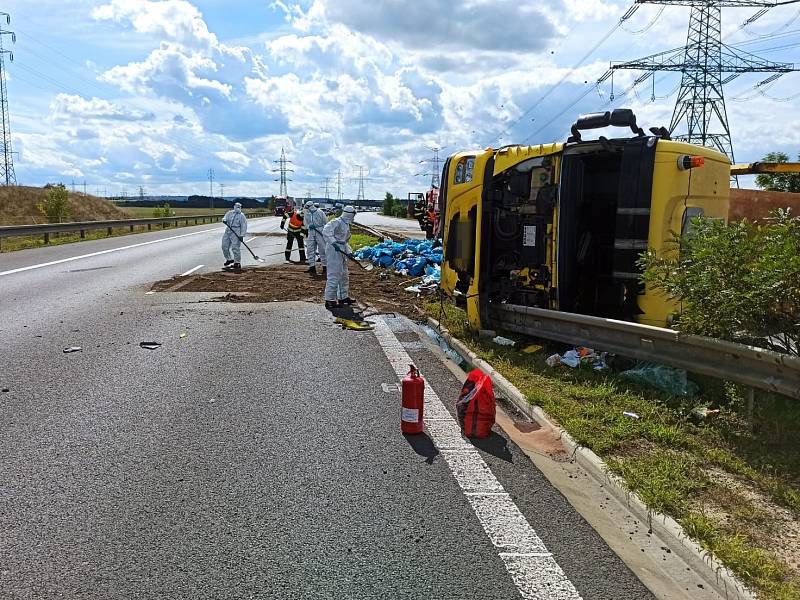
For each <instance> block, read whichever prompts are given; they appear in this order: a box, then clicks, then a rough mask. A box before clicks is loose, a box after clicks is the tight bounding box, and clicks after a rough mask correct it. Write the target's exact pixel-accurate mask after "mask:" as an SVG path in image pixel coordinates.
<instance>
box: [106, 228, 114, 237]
mask: <svg viewBox="0 0 800 600" xmlns="http://www.w3.org/2000/svg"><path fill="white" fill-rule="evenodd" d="M112 229H113V228H112V227H109V228H108V230H107V231H108V235H111V233H112V231H111V230H112Z"/></svg>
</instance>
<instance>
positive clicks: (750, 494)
mask: <svg viewBox="0 0 800 600" xmlns="http://www.w3.org/2000/svg"><path fill="white" fill-rule="evenodd" d="M426 310H427V312H428V314H430V315H431V316H432V317H434V318H436V319H439V320H440V321H441V322H442V324H443V325H444V326H445V327H447V328H448V329H450V331H451V332H452V333H453V334H454V335H456V336H457V337H459V338H461V339H462V340H464V341H465V342H466V343H467V344H468V345H469V346H470V347H471V348H472V349H473V350H474V351H475V352H476V353H477V354H478V355H479V356H481V357H482V358H484V359H485V360H487V361H488V362H490V363H491V364H492V365H493V366H494V367H495V368H497V369H498V370H499V371H500V372H501V373H503V375H504V376H505V377H507V378H508V379H509V380H510V381H511V382H513V383H514V385H516V387H517V388H519V389H520V390H521V391H522V393H523V394H524V395H525V396H526V397H527V398H528V400H529V401H530V402H531V403H532V404H537V405H539V406H541V407H542V408H544V410H545V411H546V412H547V413H549V414H550V415H551V416H552V417H553V418H554V419H555V420H557V421H558V422H559V423H560V424H561V426H562V427H564V429H566V430H567V431H568V432H569V433H570V434H571V435H572V436H573V437H574V438H575V439H576V440H577V441H578V442H579V443H581V444H582V445H584V446H586V447H588V448H591V449H592V450H593V451H594V452H596V453H597V454H598V455H600V456H601V457H602V458H603V459H604V460H605V461H606V463H607V465H608V467H609V469H610V470H611V471H612V472H614V473H616V474H617V475H619V476H621V477H622V478H623V479H624V481H625V482H626V484H627V485H628V487H629V488H630V489H632V490H634V491H636V492H637V493H638V494H639V495H640V496H641V497H642V499H643V500H644V501H645V502H646V503H647V505H648V506H650V507H651V508H652V509H654V510H657V511H661V512H663V513H666V514H668V515H670V516H672V517H673V518H675V519H676V520H677V521H678V522H679V523H681V525H682V526H683V527H684V528H685V530H686V531H687V533H688V534H689V535H690V536H691V537H693V538H694V539H696V540H697V541H698V542H700V544H702V545H703V547H705V548H706V549H708V550H710V551H711V552H713V553H714V554H715V555H716V556H717V557H718V558H719V559H720V560H721V561H722V562H723V563H724V564H726V565H727V566H728V567H729V568H731V569H732V570H733V571H734V572H735V573H736V574H737V575H738V576H739V577H740V578H741V579H742V580H743V581H744V582H745V583H747V584H748V585H750V586H752V587H753V588H754V589H756V590H757V591H758V593H759V596H760V597H761V598H764V599H770V600H797V599H800V523H799V522H798V516H800V454H798V451H797V449H798V444H797V439H798V434H800V402H797V401H794V400H790V399H788V398H782V397H776V396H774V395H769V394H766V393H764V394H761V393H757V394H756V411H755V415H754V422H755V433H751V432H750V430H749V428H748V425H747V422H746V401H745V390H743V389H741V388H739V387H738V386H735V385H731V384H724V383H722V382H719V381H711V380H705V379H703V380H699V381H698V383H701V385H702V387H703V392H702V395H701V396H700V397H698V398H694V399H682V398H676V397H674V396H670V395H668V394H666V393H662V392H659V391H655V390H654V389H652V388H650V387H646V386H641V385H637V384H635V383H633V382H631V381H629V380H626V379H624V378H622V377H619V376H618V375H617V374H615V373H614V372H613V371H602V372H596V371H592V370H591V369H590V368H577V369H570V368H568V367H563V366H562V367H558V368H551V367H548V366H547V365H546V364H545V359H546V358H547V356H548V355H549V354H551V353H552V352H556V351H559V350H563V349H564V347H563V346H555V345H550V344H547V343H545V342H541V341H539V342H537V343H541V344H545V347H544V348H543V349H542V350H540V351H539V352H537V353H535V354H525V353H522V352H519V351H517V350H514V349H509V348H504V347H500V346H497V345H495V344H493V343H491V341H489V340H486V339H481V338H478V337H476V336H474V335H473V334H472V333H471V332H470V331H469V330H468V329H467V328H466V327H465V322H466V315H465V313H464V312H463V311H461V310H459V309H457V308H455V307H453V306H452V305H447V304H445V305H440V304H439V303H430V304H428V305H426ZM509 337H512V338H514V337H516V338H517V339H519V336H514V335H509ZM703 405H710V406H712V407H719V408H720V409H721V413H720V415H719V416H718V417H717V418H715V419H713V420H704V421H700V422H698V421H697V420H696V419H693V418H692V410H693V409H695V408H696V407H698V406H703ZM625 411H628V412H634V413H637V414H638V415H639V416H640V418H639V419H632V418H629V417H626V416H624V415H623V412H625Z"/></svg>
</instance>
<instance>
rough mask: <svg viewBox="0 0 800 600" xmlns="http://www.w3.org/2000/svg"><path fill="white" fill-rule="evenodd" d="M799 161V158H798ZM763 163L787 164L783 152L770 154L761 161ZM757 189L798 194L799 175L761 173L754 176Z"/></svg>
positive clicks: (799, 190) (799, 185) (787, 160)
mask: <svg viewBox="0 0 800 600" xmlns="http://www.w3.org/2000/svg"><path fill="white" fill-rule="evenodd" d="M798 159H800V156H798ZM761 160H762V161H764V162H777V163H785V162H789V156H788V155H786V154H785V153H783V152H770V153H769V154H767V155H766V156H765V157H764V158H762V159H761ZM756 184H757V185H758V187H760V188H761V189H764V190H769V191H771V192H795V193H797V192H800V173H761V174H760V175H757V176H756Z"/></svg>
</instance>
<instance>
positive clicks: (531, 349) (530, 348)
mask: <svg viewBox="0 0 800 600" xmlns="http://www.w3.org/2000/svg"><path fill="white" fill-rule="evenodd" d="M541 349H542V346H540V345H539V344H531V345H530V346H525V347H524V348H523V349H522V351H523V352H524V353H525V354H536V353H537V352H538V351H539V350H541Z"/></svg>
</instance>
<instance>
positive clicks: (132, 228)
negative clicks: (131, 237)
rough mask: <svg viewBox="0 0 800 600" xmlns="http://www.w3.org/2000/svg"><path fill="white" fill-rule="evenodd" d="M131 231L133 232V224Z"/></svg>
mask: <svg viewBox="0 0 800 600" xmlns="http://www.w3.org/2000/svg"><path fill="white" fill-rule="evenodd" d="M131 233H133V225H131Z"/></svg>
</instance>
